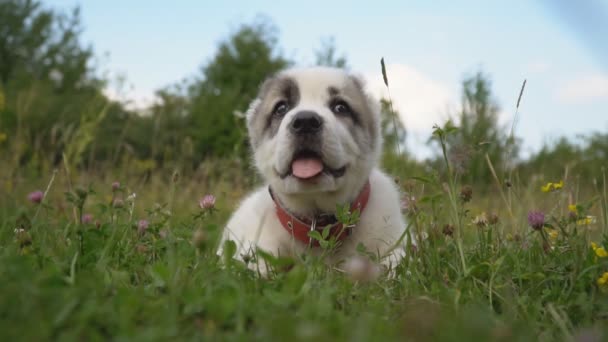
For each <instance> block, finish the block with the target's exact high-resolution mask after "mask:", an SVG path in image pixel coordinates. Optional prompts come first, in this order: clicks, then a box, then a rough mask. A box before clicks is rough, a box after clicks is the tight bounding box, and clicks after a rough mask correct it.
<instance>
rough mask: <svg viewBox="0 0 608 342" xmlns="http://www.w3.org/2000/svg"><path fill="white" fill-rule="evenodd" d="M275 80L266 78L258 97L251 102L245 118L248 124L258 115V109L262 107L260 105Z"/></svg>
mask: <svg viewBox="0 0 608 342" xmlns="http://www.w3.org/2000/svg"><path fill="white" fill-rule="evenodd" d="M274 78H275V77H274V76H271V77H268V78H266V79H265V80H264V82H262V85H261V86H260V88H259V90H258V93H257V95H256V97H255V98H254V99H253V101H251V103H249V107H248V108H247V112H245V118H246V119H247V124H249V123H250V122H251V120H252V119H253V117H254V115H255V113H256V110H257V109H258V107H259V106H260V103H261V102H262V99H263V98H264V96H265V95H266V93H268V89H270V84H271V83H272V81H273V80H274Z"/></svg>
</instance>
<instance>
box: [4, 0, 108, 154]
mask: <svg viewBox="0 0 608 342" xmlns="http://www.w3.org/2000/svg"><path fill="white" fill-rule="evenodd" d="M0 22H2V25H1V26H0V92H1V93H2V97H4V99H5V100H4V102H5V103H4V105H3V106H2V108H0V132H2V133H3V134H6V135H7V138H6V141H7V143H6V144H3V145H2V146H0V148H1V149H7V150H8V151H9V152H10V153H8V154H7V156H9V157H8V158H9V159H10V160H9V161H10V162H12V163H14V165H22V164H24V163H28V162H35V163H36V164H39V165H42V164H45V163H47V164H48V163H49V162H50V163H57V162H58V160H60V158H61V155H62V154H63V153H64V152H66V151H67V152H68V154H71V157H73V158H74V162H78V161H81V160H82V157H83V155H84V154H85V153H86V150H87V149H88V146H89V144H90V143H91V142H92V141H93V140H94V138H95V136H96V134H97V124H98V123H99V122H101V120H103V118H104V117H105V115H106V114H107V113H108V112H109V111H115V110H120V108H119V107H117V106H115V105H114V106H112V105H111V104H110V103H109V102H108V101H107V99H106V98H105V96H103V94H102V93H101V85H102V82H101V81H100V80H98V79H96V78H95V77H93V75H92V70H91V67H90V65H91V62H92V51H91V49H90V48H87V47H83V46H82V45H81V44H80V42H79V40H78V38H79V35H80V32H81V29H80V17H79V11H78V9H75V10H73V11H72V12H71V14H69V15H66V14H63V13H59V12H56V11H53V10H50V9H46V8H43V7H42V6H41V4H40V2H38V1H30V0H27V1H20V0H9V1H2V2H0Z"/></svg>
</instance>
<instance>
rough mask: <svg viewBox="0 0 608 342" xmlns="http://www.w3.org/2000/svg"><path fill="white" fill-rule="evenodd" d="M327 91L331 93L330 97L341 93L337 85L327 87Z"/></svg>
mask: <svg viewBox="0 0 608 342" xmlns="http://www.w3.org/2000/svg"><path fill="white" fill-rule="evenodd" d="M327 93H328V94H329V97H336V96H338V95H339V94H340V91H339V90H338V88H336V87H329V88H327Z"/></svg>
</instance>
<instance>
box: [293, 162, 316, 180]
mask: <svg viewBox="0 0 608 342" xmlns="http://www.w3.org/2000/svg"><path fill="white" fill-rule="evenodd" d="M291 172H292V173H293V175H294V176H296V177H298V178H302V179H307V178H312V177H314V176H316V175H318V174H319V173H321V172H323V163H322V162H321V161H320V160H319V159H317V158H301V159H296V160H294V161H293V163H292V164H291Z"/></svg>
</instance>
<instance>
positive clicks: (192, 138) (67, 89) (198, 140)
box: [0, 0, 608, 184]
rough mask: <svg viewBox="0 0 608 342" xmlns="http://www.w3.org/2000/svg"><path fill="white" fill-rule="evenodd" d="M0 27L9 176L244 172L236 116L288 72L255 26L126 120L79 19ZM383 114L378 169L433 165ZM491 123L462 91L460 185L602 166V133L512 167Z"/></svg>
mask: <svg viewBox="0 0 608 342" xmlns="http://www.w3.org/2000/svg"><path fill="white" fill-rule="evenodd" d="M0 22H2V25H1V26H0V153H1V155H0V162H1V163H2V164H3V165H5V166H6V167H5V168H8V169H11V170H13V174H16V173H18V172H25V171H26V170H27V172H44V171H46V170H48V169H50V168H53V167H56V166H57V165H59V164H60V163H68V164H69V165H70V166H73V167H78V168H81V169H95V170H98V169H102V168H103V167H110V166H111V167H114V166H116V167H118V166H120V167H129V168H131V169H134V170H136V171H137V172H142V173H143V172H149V171H152V170H155V169H173V168H179V169H181V170H182V171H183V172H190V171H193V170H196V169H197V168H198V167H199V165H201V163H203V162H204V161H206V160H210V159H219V160H226V159H231V160H234V161H236V162H235V165H241V166H242V167H247V166H248V162H249V160H248V158H247V157H246V156H247V154H248V151H247V149H248V147H247V140H246V130H245V125H244V119H243V114H242V113H243V112H244V111H245V110H246V107H247V105H248V103H249V102H250V101H251V100H252V99H253V97H254V96H255V94H256V91H257V88H258V86H259V84H260V83H261V82H262V81H263V80H264V78H266V77H267V76H268V75H269V74H271V73H273V72H276V71H277V70H280V69H283V68H285V67H287V66H290V65H295V64H297V63H296V61H293V60H290V59H289V58H287V57H285V56H284V55H283V53H282V52H281V49H280V48H279V42H278V35H277V30H276V28H275V27H274V26H273V25H272V24H269V23H268V22H266V21H255V22H253V23H250V24H245V25H243V26H241V27H240V28H239V29H237V30H236V31H235V32H233V33H232V34H231V35H230V36H229V37H227V38H226V39H225V40H224V41H222V42H221V43H220V44H219V46H218V47H217V49H216V51H215V53H214V55H213V57H212V58H211V59H210V60H209V61H208V62H207V63H205V64H204V65H203V66H202V68H201V70H200V73H199V74H198V76H196V77H193V78H191V79H187V80H184V81H182V82H177V83H176V84H175V85H173V86H169V87H167V88H165V89H161V90H158V92H157V98H158V101H157V102H156V103H155V104H153V105H151V106H150V107H149V108H147V109H145V110H143V111H141V112H136V111H130V110H128V109H127V108H126V107H125V106H124V105H123V104H122V103H119V102H116V101H113V100H111V99H109V98H108V97H107V96H105V95H104V93H103V88H104V86H106V84H107V81H108V80H105V79H101V78H100V77H99V76H98V73H97V67H96V66H95V55H94V52H93V49H92V47H89V46H85V45H83V44H82V42H81V41H80V36H81V32H82V26H81V22H80V16H79V11H78V9H75V10H73V11H71V12H69V13H64V12H60V11H57V10H55V9H51V8H48V7H45V6H43V5H42V4H41V3H40V2H39V1H36V0H7V1H2V2H0ZM315 55H316V63H317V64H320V65H333V66H337V67H343V68H347V67H348V65H347V60H346V57H344V56H340V55H339V54H338V53H337V51H336V48H335V44H334V43H333V41H331V40H326V41H324V42H323V43H322V44H321V46H320V48H319V49H318V50H316V51H315ZM388 76H389V78H390V75H388ZM382 104H383V106H382V108H383V125H382V127H383V132H384V135H385V155H384V159H383V162H384V164H385V167H387V168H389V169H391V171H394V172H396V173H402V172H403V173H405V172H404V170H406V171H408V172H409V171H412V172H414V171H420V172H426V171H425V170H427V169H428V167H429V166H433V167H435V168H439V167H441V165H444V164H442V163H441V161H442V160H443V156H442V154H441V149H440V148H439V146H438V145H437V144H436V140H433V139H430V140H429V144H434V145H435V146H437V151H438V153H437V157H436V158H435V159H436V160H428V161H424V162H419V161H415V160H413V159H412V158H410V157H409V156H408V151H405V150H404V149H403V144H401V143H400V142H403V141H404V139H405V136H406V131H405V128H404V127H403V126H401V125H400V124H398V125H397V127H395V123H396V120H394V119H395V117H396V115H397V114H396V113H392V112H391V110H390V106H389V105H388V102H386V101H385V100H383V103H382ZM498 112H499V108H498V106H497V105H496V103H495V102H494V100H493V97H492V94H491V84H490V82H489V78H488V77H487V76H486V75H485V74H483V73H481V72H480V73H477V74H476V75H474V76H472V77H469V78H467V79H465V80H464V82H463V88H462V105H461V110H460V111H459V112H457V113H453V115H452V117H453V124H452V125H451V126H450V127H453V128H450V129H449V131H450V132H451V133H450V134H449V136H448V140H447V142H448V147H449V148H448V151H447V153H448V156H449V162H450V163H451V165H452V166H453V167H454V168H455V170H456V171H457V172H459V173H460V174H461V177H463V178H464V179H465V181H467V182H470V183H476V184H490V183H491V182H492V175H491V173H490V172H488V166H487V159H490V160H491V161H492V163H493V165H494V167H495V169H496V171H497V172H498V173H501V177H502V176H504V174H505V173H506V172H508V171H510V170H512V168H511V167H510V165H513V168H515V167H516V170H517V173H516V174H519V175H520V177H522V174H525V175H526V177H527V176H530V175H533V174H540V175H542V177H545V178H547V179H559V178H561V177H562V176H563V174H564V172H565V170H566V168H567V169H568V170H569V172H570V173H572V174H577V175H580V176H581V177H585V179H592V178H594V177H599V176H600V175H601V171H602V170H603V169H602V167H604V165H605V160H607V159H608V135H607V134H605V133H594V134H592V135H589V136H588V137H586V138H584V141H583V143H582V144H580V143H579V144H575V143H573V142H572V141H569V140H566V139H562V140H560V141H559V142H558V143H557V144H555V145H552V146H545V147H544V148H543V149H542V150H541V151H540V152H539V153H537V154H536V155H534V156H532V157H531V158H530V159H529V160H527V161H519V162H518V163H515V162H517V161H518V146H519V141H518V140H517V139H516V138H514V137H511V136H509V128H508V127H500V126H499V125H498V120H497V115H498ZM411 115H415V113H411ZM448 126H449V125H448ZM486 155H487V157H486ZM5 171H6V170H5Z"/></svg>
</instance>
